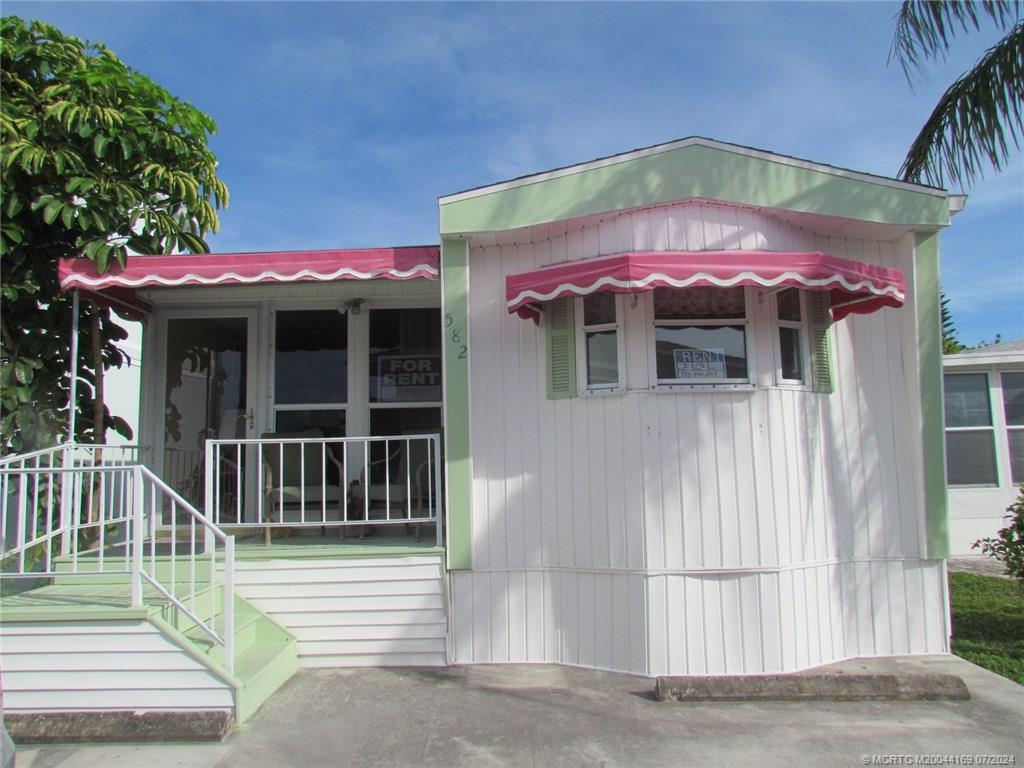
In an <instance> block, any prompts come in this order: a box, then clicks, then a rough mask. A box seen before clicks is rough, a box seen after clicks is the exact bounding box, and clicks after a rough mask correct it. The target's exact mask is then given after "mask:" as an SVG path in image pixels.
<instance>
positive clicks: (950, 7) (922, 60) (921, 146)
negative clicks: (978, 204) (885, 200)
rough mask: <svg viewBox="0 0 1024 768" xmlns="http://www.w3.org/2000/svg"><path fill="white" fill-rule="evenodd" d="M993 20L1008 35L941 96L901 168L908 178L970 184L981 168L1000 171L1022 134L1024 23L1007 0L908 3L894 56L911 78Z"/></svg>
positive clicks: (1016, 5)
mask: <svg viewBox="0 0 1024 768" xmlns="http://www.w3.org/2000/svg"><path fill="white" fill-rule="evenodd" d="M983 23H991V24H993V25H995V27H996V28H997V29H999V30H1000V31H1005V33H1006V34H1005V36H1004V37H1003V38H1002V39H1000V40H999V41H998V42H997V43H996V44H995V45H993V46H992V47H991V48H989V49H988V50H987V51H986V52H985V53H984V54H983V55H982V57H981V58H980V59H979V60H978V61H977V63H976V64H975V65H974V66H973V67H972V68H971V69H970V70H968V71H967V72H965V73H964V74H962V75H961V76H960V77H959V78H957V80H956V82H954V83H953V84H952V85H951V86H949V88H947V89H946V91H945V93H943V94H942V97H941V98H940V99H939V102H938V104H936V105H935V109H934V110H933V111H932V113H931V115H930V116H929V117H928V120H927V122H925V124H924V126H923V127H922V128H921V131H920V133H918V135H917V138H915V139H914V142H913V144H912V145H911V147H910V150H909V151H908V152H907V157H906V159H905V160H904V162H903V167H902V168H901V169H900V177H901V178H902V179H904V180H905V181H913V182H924V183H928V184H932V185H935V186H940V187H941V186H945V185H946V184H947V183H951V184H957V185H962V186H969V185H970V184H971V183H973V182H974V181H975V180H977V179H978V178H980V177H982V176H983V175H984V172H985V170H986V168H988V167H991V168H992V169H994V170H996V171H1000V170H1002V169H1003V168H1004V167H1005V165H1006V163H1007V162H1008V161H1009V159H1010V153H1011V145H1012V147H1013V148H1019V147H1020V139H1021V136H1022V134H1024V123H1022V118H1021V105H1022V103H1024V21H1022V20H1021V4H1020V2H1013V1H1012V0H984V1H983V2H973V1H972V2H964V1H963V0H905V1H904V3H903V5H902V6H901V9H900V12H899V15H898V17H897V23H896V36H895V39H894V41H893V48H892V55H893V56H894V57H895V58H897V59H898V60H899V62H900V64H901V65H902V66H903V71H904V73H905V74H906V76H907V79H908V80H910V81H913V78H914V76H915V75H916V74H919V73H921V72H922V71H923V68H924V65H925V64H926V63H927V62H928V61H934V60H936V59H942V58H945V56H946V55H947V53H948V52H949V49H950V45H951V43H952V41H953V40H954V39H955V38H956V37H957V36H958V35H960V34H962V33H969V32H978V31H980V30H981V29H982V25H983Z"/></svg>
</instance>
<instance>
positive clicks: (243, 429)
mask: <svg viewBox="0 0 1024 768" xmlns="http://www.w3.org/2000/svg"><path fill="white" fill-rule="evenodd" d="M166 329H167V330H166V334H165V336H164V338H165V340H166V344H165V349H166V352H165V354H166V359H165V368H164V371H165V377H166V380H165V388H164V397H163V406H164V412H163V417H164V439H163V456H162V459H163V461H162V473H163V477H164V480H165V481H166V482H167V483H168V484H169V485H170V486H171V487H172V488H174V489H175V490H176V491H178V493H180V494H181V495H182V496H184V497H185V498H186V499H188V500H189V501H190V502H192V504H193V505H194V506H196V508H197V509H200V510H202V508H203V502H204V499H203V496H204V491H205V477H204V471H205V464H204V449H205V444H206V440H207V439H225V440H232V439H243V438H249V437H254V436H255V435H254V432H255V430H254V426H255V425H254V423H253V422H254V419H253V415H254V414H253V410H252V407H253V405H254V400H255V392H254V387H255V382H256V377H255V372H254V365H255V360H254V357H255V355H254V354H253V353H254V348H253V347H254V344H253V342H254V339H253V335H254V329H255V314H254V313H243V314H239V315H232V316H227V317H170V318H168V319H167V326H166ZM245 453H246V452H245V451H241V452H240V453H239V458H240V459H241V464H242V466H235V465H232V464H231V463H222V466H221V469H220V471H221V473H222V474H224V473H226V474H228V475H232V476H231V477H227V476H225V477H222V478H219V479H218V481H219V482H220V484H221V486H222V487H223V488H225V489H229V490H230V489H236V491H235V493H236V495H237V489H243V493H244V487H245V483H241V482H238V481H237V480H238V475H237V473H242V475H243V476H244V474H245V472H244V465H245V463H246V456H245ZM229 501H230V503H229V505H228V506H229V508H238V509H242V508H244V507H245V504H244V503H239V502H241V500H240V499H232V500H229Z"/></svg>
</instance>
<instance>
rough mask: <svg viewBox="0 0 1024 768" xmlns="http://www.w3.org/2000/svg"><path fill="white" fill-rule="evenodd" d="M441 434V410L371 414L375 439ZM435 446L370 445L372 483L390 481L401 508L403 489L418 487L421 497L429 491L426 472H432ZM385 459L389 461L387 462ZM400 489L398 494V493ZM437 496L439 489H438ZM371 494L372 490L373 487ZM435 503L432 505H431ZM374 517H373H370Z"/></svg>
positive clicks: (424, 442) (385, 410)
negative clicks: (393, 436)
mask: <svg viewBox="0 0 1024 768" xmlns="http://www.w3.org/2000/svg"><path fill="white" fill-rule="evenodd" d="M440 432H441V409H440V408H374V409H372V410H371V411H370V434H371V435H373V436H375V437H383V436H391V435H433V434H439V433H440ZM432 450H433V443H432V442H430V441H428V440H411V441H405V440H394V441H388V442H387V444H385V443H384V442H373V443H371V444H370V462H371V465H370V480H369V482H370V484H371V486H373V485H377V486H381V485H382V484H385V483H387V481H388V480H390V482H391V484H392V485H393V486H398V488H397V489H395V488H393V489H392V494H393V497H392V498H393V499H395V500H397V501H396V503H397V504H398V505H399V506H401V504H402V500H403V499H404V496H403V494H404V491H403V490H402V488H403V487H404V488H405V489H406V490H409V489H410V488H409V486H410V485H411V486H412V490H413V491H414V495H415V488H416V487H419V489H420V495H421V496H422V495H423V494H425V493H426V492H427V490H428V488H427V483H428V482H433V481H432V480H428V478H427V474H426V473H427V471H428V470H430V469H431V467H432V462H433V460H434V456H433V455H431V454H432ZM385 458H386V459H387V460H386V461H385ZM396 490H397V493H396ZM382 491H383V489H382V488H380V487H378V489H377V494H376V495H377V499H376V502H374V503H375V504H377V505H380V504H381V503H382V501H383V499H382V498H381V495H382ZM435 493H436V490H435ZM371 494H373V489H372V488H371ZM431 503H433V502H431ZM371 517H372V515H371Z"/></svg>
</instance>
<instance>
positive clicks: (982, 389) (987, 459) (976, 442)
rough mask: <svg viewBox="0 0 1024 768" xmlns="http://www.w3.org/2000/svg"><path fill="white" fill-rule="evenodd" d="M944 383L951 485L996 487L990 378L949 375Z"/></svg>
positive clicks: (980, 374) (947, 469)
mask: <svg viewBox="0 0 1024 768" xmlns="http://www.w3.org/2000/svg"><path fill="white" fill-rule="evenodd" d="M943 381H944V388H945V406H946V479H947V481H948V483H949V485H997V484H998V477H997V473H996V451H995V432H994V429H993V427H992V407H991V402H990V400H989V385H988V374H986V373H947V374H946V375H945V376H944V377H943Z"/></svg>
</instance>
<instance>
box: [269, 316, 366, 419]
mask: <svg viewBox="0 0 1024 768" xmlns="http://www.w3.org/2000/svg"><path fill="white" fill-rule="evenodd" d="M274 325H275V327H274V430H275V431H277V432H301V431H304V430H307V429H314V428H319V429H320V430H322V431H323V433H324V434H325V435H328V436H341V435H344V434H345V426H346V425H345V408H346V402H347V400H348V318H347V317H346V316H345V315H342V314H339V313H338V311H337V310H334V309H317V310H298V311H279V312H277V313H276V316H275V324H274Z"/></svg>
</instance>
